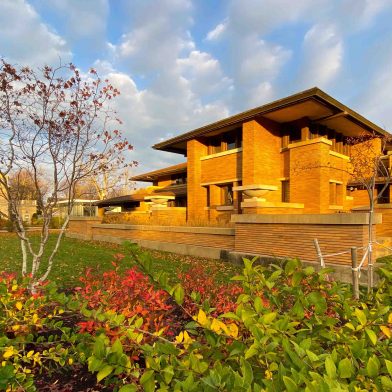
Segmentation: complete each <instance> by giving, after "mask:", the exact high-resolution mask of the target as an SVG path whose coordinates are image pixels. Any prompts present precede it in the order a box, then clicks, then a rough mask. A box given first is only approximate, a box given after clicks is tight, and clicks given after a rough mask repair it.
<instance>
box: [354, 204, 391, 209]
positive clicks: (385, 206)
mask: <svg viewBox="0 0 392 392" xmlns="http://www.w3.org/2000/svg"><path fill="white" fill-rule="evenodd" d="M374 208H375V209H381V210H390V209H392V204H390V203H386V204H376V205H375V206H374ZM352 210H353V211H369V206H358V207H353V208H352Z"/></svg>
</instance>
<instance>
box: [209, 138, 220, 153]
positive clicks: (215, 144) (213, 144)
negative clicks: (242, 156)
mask: <svg viewBox="0 0 392 392" xmlns="http://www.w3.org/2000/svg"><path fill="white" fill-rule="evenodd" d="M221 151H222V138H221V137H215V138H212V139H211V140H210V143H209V146H208V153H209V154H217V153H218V152H221Z"/></svg>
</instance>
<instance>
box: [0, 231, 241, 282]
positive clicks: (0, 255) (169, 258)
mask: <svg viewBox="0 0 392 392" xmlns="http://www.w3.org/2000/svg"><path fill="white" fill-rule="evenodd" d="M30 238H31V240H32V243H33V245H34V246H35V247H37V246H38V241H39V236H38V235H37V234H30ZM55 239H56V235H54V234H52V235H51V236H50V239H49V246H48V251H49V250H51V249H53V246H54V244H55ZM149 252H150V254H151V256H152V257H153V263H154V267H155V268H156V270H157V271H160V270H163V271H166V272H167V273H168V274H169V276H171V277H172V280H173V281H175V280H176V277H177V274H178V273H185V272H187V271H188V270H190V269H192V268H195V267H196V266H199V267H203V269H204V270H205V271H207V272H209V273H211V274H212V275H213V276H214V277H215V278H216V280H217V281H228V280H229V279H230V277H232V276H233V275H235V274H237V273H238V271H239V270H240V269H239V268H238V267H237V266H234V265H231V264H229V263H225V262H222V261H217V260H210V259H205V258H198V257H193V256H183V255H177V254H173V253H166V252H159V251H149ZM118 253H121V254H124V255H125V258H124V259H123V260H122V261H121V263H120V265H121V270H125V269H128V268H130V267H132V266H133V265H134V262H133V260H132V257H131V256H130V255H128V254H127V253H128V252H127V251H126V247H124V246H122V245H116V244H109V243H103V242H95V241H80V240H77V239H73V238H64V239H63V242H62V243H61V246H60V249H59V251H58V253H57V256H56V259H55V265H54V267H53V270H52V273H51V275H50V276H49V278H50V280H52V281H56V282H57V284H58V285H59V286H60V287H72V286H77V285H78V282H79V277H80V276H82V275H83V274H84V272H85V270H86V268H93V269H98V270H99V271H101V272H104V271H107V270H110V269H112V268H113V265H112V261H113V260H114V255H116V254H118ZM46 254H48V252H46ZM21 259H22V256H21V250H20V244H19V240H18V238H17V237H16V235H15V234H8V233H0V271H7V272H17V273H19V272H20V271H21ZM43 267H44V266H43Z"/></svg>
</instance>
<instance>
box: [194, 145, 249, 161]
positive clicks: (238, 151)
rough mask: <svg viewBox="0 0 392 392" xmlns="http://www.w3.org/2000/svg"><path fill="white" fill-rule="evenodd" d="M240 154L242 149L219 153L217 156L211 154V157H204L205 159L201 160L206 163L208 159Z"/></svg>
mask: <svg viewBox="0 0 392 392" xmlns="http://www.w3.org/2000/svg"><path fill="white" fill-rule="evenodd" d="M240 152H242V147H238V148H232V149H231V150H226V151H221V152H217V153H215V154H210V155H204V156H203V157H201V158H200V160H201V161H206V160H208V159H213V158H219V157H223V156H225V155H231V154H238V153H240Z"/></svg>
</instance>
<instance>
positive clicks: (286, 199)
mask: <svg viewBox="0 0 392 392" xmlns="http://www.w3.org/2000/svg"><path fill="white" fill-rule="evenodd" d="M282 203H290V182H289V180H283V181H282Z"/></svg>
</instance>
